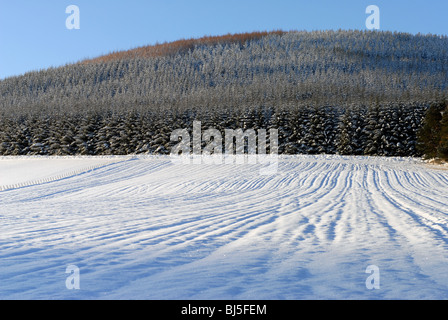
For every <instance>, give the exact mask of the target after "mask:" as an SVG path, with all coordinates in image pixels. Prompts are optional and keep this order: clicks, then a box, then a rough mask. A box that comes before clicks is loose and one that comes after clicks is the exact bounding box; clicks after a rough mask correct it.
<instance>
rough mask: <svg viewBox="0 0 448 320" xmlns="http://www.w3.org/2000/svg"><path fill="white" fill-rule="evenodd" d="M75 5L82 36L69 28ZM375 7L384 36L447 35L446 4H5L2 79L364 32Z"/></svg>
mask: <svg viewBox="0 0 448 320" xmlns="http://www.w3.org/2000/svg"><path fill="white" fill-rule="evenodd" d="M72 4H73V5H77V6H78V7H79V9H80V22H81V28H80V30H68V29H67V28H66V25H65V21H66V19H67V17H68V16H69V14H66V12H65V10H66V7H67V6H69V5H72ZM368 5H377V6H378V7H379V8H380V10H381V30H390V31H403V32H409V33H413V34H415V33H419V32H420V33H423V34H426V33H432V34H439V35H441V34H443V35H447V34H448V23H447V22H446V20H447V16H448V1H446V0H425V1H414V0H368V1H366V0H338V1H337V0H312V1H310V0H307V1H303V0H275V1H274V0H220V1H217V0H182V1H181V0H127V1H121V0H67V1H66V0H39V1H37V0H0V78H1V79H2V78H5V77H8V76H12V75H19V74H23V73H24V72H27V71H32V70H39V69H43V68H48V67H50V66H60V65H64V64H66V63H72V62H76V61H79V60H82V59H84V58H88V57H96V56H99V55H102V54H106V53H109V52H111V51H115V50H125V49H130V48H134V47H138V46H143V45H148V44H154V43H156V42H159V43H161V42H165V41H173V40H178V39H181V38H193V37H201V36H204V35H221V34H227V33H237V32H249V31H263V30H268V31H269V30H274V29H282V30H285V31H288V30H328V29H333V30H335V29H361V30H364V29H366V26H365V21H366V19H367V17H368V15H367V14H366V13H365V10H366V8H367V6H368Z"/></svg>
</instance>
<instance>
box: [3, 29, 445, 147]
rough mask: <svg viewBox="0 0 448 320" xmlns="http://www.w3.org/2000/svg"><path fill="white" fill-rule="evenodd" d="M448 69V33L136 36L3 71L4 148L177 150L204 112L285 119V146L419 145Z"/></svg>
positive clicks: (219, 120) (228, 120) (223, 122)
mask: <svg viewBox="0 0 448 320" xmlns="http://www.w3.org/2000/svg"><path fill="white" fill-rule="evenodd" d="M447 69H448V38H447V37H440V36H435V35H409V34H404V33H391V32H374V31H342V30H340V31H314V32H297V31H293V32H283V31H275V32H257V33H247V34H237V35H226V36H222V37H204V38H201V39H190V40H180V41H176V42H173V43H165V44H159V45H154V46H148V47H142V48H136V49H133V50H129V51H125V52H115V53H111V54H109V55H106V56H103V57H98V58H95V59H91V60H85V61H81V62H79V63H76V64H71V65H66V66H63V67H59V68H50V69H48V70H43V71H39V72H30V73H27V74H25V75H23V76H20V77H12V78H8V79H5V80H3V81H0V97H1V100H0V115H1V117H2V118H1V119H2V120H1V121H0V128H1V129H0V131H1V135H0V154H79V153H82V154H128V153H140V152H143V153H154V152H157V153H159V152H161V153H167V152H168V150H169V146H170V141H169V134H170V132H172V131H173V130H175V129H178V128H187V127H191V123H192V121H193V120H201V121H203V122H204V124H205V126H207V125H208V126H214V127H217V128H218V129H219V130H222V129H223V128H225V127H229V125H230V126H231V127H236V128H238V127H250V128H261V127H263V128H269V127H274V126H275V127H277V128H279V130H280V140H281V141H280V142H281V143H280V152H282V153H348V154H378V155H415V154H417V151H416V150H415V140H416V134H417V131H418V129H419V128H420V126H421V121H422V118H423V116H424V112H425V110H426V109H427V108H428V107H429V106H430V105H431V104H433V103H437V102H439V101H443V99H445V98H446V89H447V85H448V76H447V74H448V73H447V71H448V70H447ZM381 117H383V118H381ZM367 122H368V123H367ZM344 123H345V124H344ZM322 128H324V130H323V129H322ZM368 128H370V129H368ZM358 129H359V130H358ZM352 131H353V132H352ZM315 132H318V133H320V134H319V135H320V136H321V137H320V138H319V139H320V140H317V141H316V139H317V136H318V135H317V134H316V133H315ZM391 132H395V133H394V134H395V135H397V134H398V135H400V134H401V135H402V136H401V137H400V136H394V137H390V136H391V135H392V133H391ZM131 133H132V134H131ZM354 133H356V134H357V135H358V136H357V137H356V139H358V140H359V142H356V143H355V145H350V144H352V142H351V141H347V137H349V136H350V137H354ZM344 137H345V138H344ZM160 139H161V140H160ZM368 139H370V142H368V141H367V140H368ZM155 140H159V143H153V142H154V141H155Z"/></svg>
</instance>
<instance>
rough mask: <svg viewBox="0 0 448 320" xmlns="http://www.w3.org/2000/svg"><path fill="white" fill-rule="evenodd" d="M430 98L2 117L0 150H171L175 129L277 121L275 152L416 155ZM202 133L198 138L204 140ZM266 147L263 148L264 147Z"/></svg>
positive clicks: (101, 152) (11, 152)
mask: <svg viewBox="0 0 448 320" xmlns="http://www.w3.org/2000/svg"><path fill="white" fill-rule="evenodd" d="M427 109H428V106H426V105H420V104H410V105H403V104H393V105H392V104H391V105H375V106H370V107H367V106H357V107H354V106H352V107H346V108H340V107H332V106H318V107H312V106H308V107H300V108H297V107H294V106H285V107H283V108H274V107H248V108H244V109H243V108H241V109H238V111H235V110H234V109H231V108H229V109H222V110H215V111H214V112H205V111H204V110H202V109H198V110H195V109H191V110H184V111H181V112H173V111H167V112H157V113H154V112H150V111H147V112H144V113H141V112H137V111H133V112H128V113H96V112H92V113H87V114H83V115H67V116H55V115H52V116H22V117H21V118H20V119H14V120H12V119H7V118H3V119H1V120H0V141H1V143H0V155H127V154H169V153H170V151H171V148H172V147H173V146H174V144H176V143H177V142H175V141H170V137H171V133H172V132H173V130H175V129H184V128H186V129H187V130H189V131H190V133H191V131H192V129H193V121H195V120H197V121H201V123H202V129H203V130H206V129H208V128H215V129H218V130H219V131H220V132H221V134H222V135H223V136H224V134H225V132H224V130H225V129H239V128H241V129H244V130H247V129H255V130H258V129H266V130H268V129H271V128H275V129H278V132H279V137H278V138H279V153H280V154H299V153H300V154H343V155H378V156H417V155H419V150H418V149H417V148H416V145H417V134H418V131H419V128H420V127H421V123H422V121H423V118H424V115H425V112H426V110H427ZM206 143H207V142H206V141H203V146H204V145H205V144H206ZM268 151H269V150H268Z"/></svg>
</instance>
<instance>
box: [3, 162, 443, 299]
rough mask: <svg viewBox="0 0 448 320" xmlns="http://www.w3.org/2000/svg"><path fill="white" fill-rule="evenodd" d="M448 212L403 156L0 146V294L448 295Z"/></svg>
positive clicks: (422, 170) (430, 177)
mask: <svg viewBox="0 0 448 320" xmlns="http://www.w3.org/2000/svg"><path fill="white" fill-rule="evenodd" d="M447 213H448V171H447V170H444V169H443V167H437V166H432V165H428V164H425V163H424V162H422V161H420V160H418V159H413V158H382V157H348V156H347V157H343V156H325V155H322V156H309V155H308V156H280V157H279V163H278V171H277V172H276V173H274V174H272V175H261V174H260V171H259V168H258V167H257V165H248V164H246V165H241V164H240V165H237V164H231V165H229V164H221V165H217V164H209V165H206V164H174V163H173V162H172V161H171V160H170V158H169V157H164V156H126V157H124V156H123V157H118V156H116V157H54V158H51V157H41V158H39V157H17V158H15V157H3V158H0V221H1V224H0V299H281V300H283V299H447V298H448V275H447V272H446V271H447V268H446V266H447V265H448V216H447ZM72 265H74V266H76V267H78V268H79V277H80V289H79V290H77V289H72V290H70V289H68V288H67V286H66V281H67V279H68V278H69V277H70V276H71V274H70V273H66V269H67V267H68V266H72ZM372 265H373V266H377V267H378V270H379V274H378V279H377V280H378V281H379V283H378V284H379V289H368V287H367V286H366V281H367V279H368V277H369V276H370V275H371V274H370V273H366V269H367V268H368V267H369V266H372Z"/></svg>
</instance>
